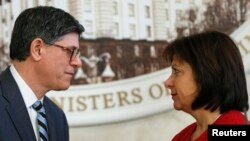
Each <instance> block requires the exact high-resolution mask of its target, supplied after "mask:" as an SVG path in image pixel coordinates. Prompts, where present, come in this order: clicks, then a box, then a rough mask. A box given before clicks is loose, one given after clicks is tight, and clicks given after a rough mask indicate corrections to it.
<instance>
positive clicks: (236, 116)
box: [214, 110, 245, 124]
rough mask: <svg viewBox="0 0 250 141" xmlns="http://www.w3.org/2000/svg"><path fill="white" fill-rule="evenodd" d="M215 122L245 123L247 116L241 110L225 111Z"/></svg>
mask: <svg viewBox="0 0 250 141" xmlns="http://www.w3.org/2000/svg"><path fill="white" fill-rule="evenodd" d="M214 124H245V116H244V114H243V113H242V112H241V111H238V110H230V111H227V112H225V113H223V114H222V115H221V116H220V117H219V118H218V119H217V120H216V121H215V123H214Z"/></svg>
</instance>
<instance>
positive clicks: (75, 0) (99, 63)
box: [0, 0, 249, 84]
mask: <svg viewBox="0 0 250 141" xmlns="http://www.w3.org/2000/svg"><path fill="white" fill-rule="evenodd" d="M223 1H224V2H226V4H228V7H229V8H228V9H229V10H230V9H231V8H230V6H231V7H232V10H234V9H233V8H235V7H233V6H242V5H244V6H243V7H240V8H239V9H237V8H236V11H234V12H236V16H235V17H236V20H237V21H239V22H241V23H243V22H244V21H243V20H246V19H247V17H249V10H248V9H249V8H248V7H249V0H240V1H238V2H237V4H235V2H234V3H233V4H234V5H232V4H231V5H230V2H231V1H232V0H228V1H225V0H223ZM223 1H221V2H220V4H221V3H222V2H223ZM216 2H217V3H218V1H216V0H213V1H211V0H0V19H1V20H0V71H2V70H3V69H4V68H5V67H6V66H7V65H8V64H9V63H10V60H9V58H8V53H9V48H8V47H9V42H10V38H11V30H12V27H13V24H14V21H15V19H16V17H17V16H18V15H19V13H20V12H21V11H23V10H24V9H26V8H30V7H34V6H38V5H48V6H56V7H58V8H62V9H64V10H65V11H67V12H69V13H71V14H72V15H73V16H74V17H75V18H76V19H78V20H79V22H80V23H81V24H83V26H84V27H85V29H86V31H85V32H84V33H83V34H82V38H81V40H80V50H81V60H82V62H83V64H84V65H83V67H82V68H80V69H79V70H78V71H77V73H76V75H75V79H74V80H73V84H93V83H102V82H108V81H114V80H121V79H126V78H131V77H135V76H139V75H143V74H147V73H151V72H155V71H157V70H161V69H163V68H165V67H167V64H165V63H164V61H163V60H162V59H161V53H162V51H163V49H164V48H165V47H166V46H167V44H168V42H169V41H171V40H173V39H174V38H176V37H178V36H182V35H186V34H190V33H192V32H195V31H199V30H202V29H204V27H205V26H207V25H209V23H208V22H206V24H204V25H202V26H201V24H200V23H204V22H203V21H204V20H205V18H206V17H205V16H207V17H209V12H207V11H209V10H211V5H212V4H213V3H216ZM224 5H225V4H224ZM209 6H210V7H209ZM222 6H223V4H222ZM229 12H230V11H229ZM204 13H205V14H204ZM210 17H211V16H210ZM232 17H233V16H232ZM233 23H235V22H233ZM198 25H199V26H198ZM210 25H212V24H210ZM233 26H235V27H236V26H239V25H236V24H235V25H232V27H229V28H227V29H225V30H227V31H228V32H231V29H233ZM197 27H199V28H197Z"/></svg>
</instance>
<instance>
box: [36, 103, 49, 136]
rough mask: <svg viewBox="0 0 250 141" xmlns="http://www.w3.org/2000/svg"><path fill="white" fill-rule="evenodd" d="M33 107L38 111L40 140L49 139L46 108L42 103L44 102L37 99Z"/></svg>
mask: <svg viewBox="0 0 250 141" xmlns="http://www.w3.org/2000/svg"><path fill="white" fill-rule="evenodd" d="M32 107H33V108H34V109H35V110H36V111H37V123H38V131H39V136H40V138H39V141H48V140H49V139H48V132H47V131H48V126H47V120H46V114H45V109H44V107H43V105H42V102H41V101H39V100H37V101H36V102H35V103H34V104H33V105H32Z"/></svg>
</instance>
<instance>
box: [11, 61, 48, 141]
mask: <svg viewBox="0 0 250 141" xmlns="http://www.w3.org/2000/svg"><path fill="white" fill-rule="evenodd" d="M10 72H11V74H12V75H13V77H14V79H15V81H16V83H17V85H18V87H19V90H20V91H21V94H22V97H23V100H24V103H25V106H26V108H27V111H28V113H29V117H30V120H31V123H32V126H33V130H34V132H35V136H36V139H37V140H38V139H39V135H38V128H37V119H36V117H37V112H36V111H35V110H34V109H33V108H32V104H34V103H35V102H36V101H37V100H38V99H37V97H36V95H35V93H34V92H33V91H32V89H31V88H30V87H29V86H28V85H27V83H26V82H25V81H24V80H23V79H22V77H21V76H20V75H19V73H18V72H17V70H16V69H15V67H14V65H13V64H12V65H11V66H10ZM40 101H41V102H42V103H43V98H42V99H41V100H40Z"/></svg>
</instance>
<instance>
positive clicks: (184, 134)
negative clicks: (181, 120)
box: [172, 122, 196, 141]
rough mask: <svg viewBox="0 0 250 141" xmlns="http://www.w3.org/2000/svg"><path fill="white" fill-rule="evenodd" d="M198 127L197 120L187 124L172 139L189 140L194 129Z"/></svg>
mask: <svg viewBox="0 0 250 141" xmlns="http://www.w3.org/2000/svg"><path fill="white" fill-rule="evenodd" d="M195 128H196V122H194V123H192V124H190V125H188V126H186V127H185V128H184V129H183V130H181V131H180V132H179V133H178V134H176V135H175V136H174V138H173V139H172V141H180V140H181V141H185V140H187V141H188V140H189V139H190V137H191V136H192V134H193V132H194V130H195Z"/></svg>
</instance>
